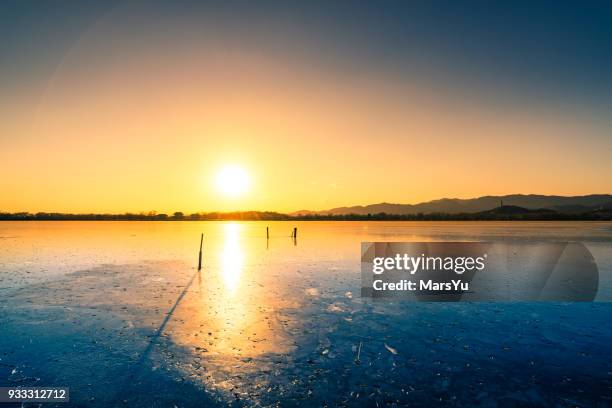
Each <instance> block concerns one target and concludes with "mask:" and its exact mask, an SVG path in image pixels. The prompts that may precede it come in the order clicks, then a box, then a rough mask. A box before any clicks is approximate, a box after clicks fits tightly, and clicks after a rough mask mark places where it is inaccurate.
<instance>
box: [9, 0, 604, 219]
mask: <svg viewBox="0 0 612 408" xmlns="http://www.w3.org/2000/svg"><path fill="white" fill-rule="evenodd" d="M85 3H86V2H60V1H58V2H35V1H15V2H11V1H3V2H1V3H0V55H1V56H2V58H0V90H1V91H0V175H1V176H0V211H31V212H36V211H59V212H124V211H132V212H140V211H151V210H156V211H158V212H173V211H184V212H195V211H214V210H222V211H223V210H236V209H241V210H251V209H252V210H276V211H282V212H286V211H295V210H300V209H327V208H331V207H337V206H343V205H357V204H371V203H377V202H382V201H386V202H399V203H416V202H420V201H426V200H431V199H437V198H442V197H459V198H470V197H476V196H481V195H488V194H511V193H538V194H560V195H578V194H590V193H610V192H612V188H611V187H612V182H611V180H612V160H611V159H612V157H611V156H612V155H611V152H612V117H611V116H612V115H610V113H611V112H612V69H611V67H612V4H610V2H605V1H602V2H596V1H590V2H574V3H573V4H563V3H564V2H557V1H554V2H553V1H550V2H539V1H535V2H534V1H513V2H506V3H507V4H499V2H490V1H483V2H478V1H475V2H465V3H463V4H461V2H457V1H449V2H441V1H394V2H385V1H382V2H381V1H377V2H358V1H337V2H330V1H320V2H319V1H314V2H299V3H298V2H280V1H279V2H246V1H245V2H231V1H230V2H222V1H219V2H204V3H202V2H184V1H183V2H110V1H104V2H99V3H95V2H87V4H85ZM200 3H202V4H200ZM226 164H237V165H240V166H243V167H245V168H247V169H248V171H249V172H250V173H251V177H252V188H251V190H250V191H249V192H248V193H247V194H245V195H244V196H240V197H237V198H231V199H230V198H228V197H224V196H223V195H221V194H220V193H219V192H218V191H217V190H216V189H215V187H214V186H215V184H214V181H213V178H214V174H215V172H216V171H217V170H218V169H219V168H220V167H222V166H224V165H226Z"/></svg>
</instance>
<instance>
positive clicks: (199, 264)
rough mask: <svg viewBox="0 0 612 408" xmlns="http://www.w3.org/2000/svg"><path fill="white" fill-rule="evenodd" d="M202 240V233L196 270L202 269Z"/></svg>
mask: <svg viewBox="0 0 612 408" xmlns="http://www.w3.org/2000/svg"><path fill="white" fill-rule="evenodd" d="M203 241H204V233H202V235H201V236H200V255H199V256H198V271H199V270H201V269H202V242H203Z"/></svg>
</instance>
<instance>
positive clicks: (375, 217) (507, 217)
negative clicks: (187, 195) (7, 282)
mask: <svg viewBox="0 0 612 408" xmlns="http://www.w3.org/2000/svg"><path fill="white" fill-rule="evenodd" d="M509 207H510V206H508V207H507V208H506V207H503V208H502V207H500V208H498V209H493V210H490V211H484V212H478V213H457V214H449V213H430V214H421V213H419V214H386V213H378V214H340V215H338V214H333V215H332V214H329V215H327V214H307V215H288V214H282V213H277V212H268V211H262V212H260V211H245V212H210V213H194V214H189V215H185V214H183V213H180V212H177V213H174V214H172V215H168V214H157V213H146V214H144V213H143V214H132V213H125V214H66V213H42V212H39V213H35V214H32V213H27V212H19V213H0V221H612V211H611V210H608V209H606V210H597V211H589V212H584V213H575V214H567V213H560V212H556V211H551V210H526V209H524V208H520V207H516V208H509Z"/></svg>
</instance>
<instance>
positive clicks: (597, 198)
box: [290, 194, 612, 216]
mask: <svg viewBox="0 0 612 408" xmlns="http://www.w3.org/2000/svg"><path fill="white" fill-rule="evenodd" d="M502 203H503V204H502ZM502 205H503V206H514V207H522V208H525V209H528V210H552V211H556V212H559V213H564V214H578V213H585V212H589V211H595V210H600V209H612V195H610V194H591V195H585V196H570V197H564V196H552V195H537V194H528V195H525V194H511V195H505V196H484V197H478V198H470V199H459V198H443V199H440V200H433V201H427V202H424V203H419V204H391V203H380V204H371V205H365V206H361V205H358V206H353V207H338V208H332V209H331V210H323V211H310V210H301V211H296V212H294V213H291V214H290V215H293V216H296V215H315V214H317V215H345V214H358V215H367V214H380V213H386V214H419V213H422V214H431V213H446V214H460V213H478V212H483V211H489V210H493V209H496V208H498V207H501V206H502Z"/></svg>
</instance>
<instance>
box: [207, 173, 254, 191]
mask: <svg viewBox="0 0 612 408" xmlns="http://www.w3.org/2000/svg"><path fill="white" fill-rule="evenodd" d="M215 183H216V187H217V190H218V191H219V192H221V193H223V194H225V195H228V196H237V195H240V194H243V193H245V192H246V191H247V190H248V189H249V186H250V184H251V178H250V177H249V173H248V172H247V171H246V170H245V169H244V168H242V167H240V166H225V167H223V168H222V169H220V170H219V172H218V173H217V176H216V179H215Z"/></svg>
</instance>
